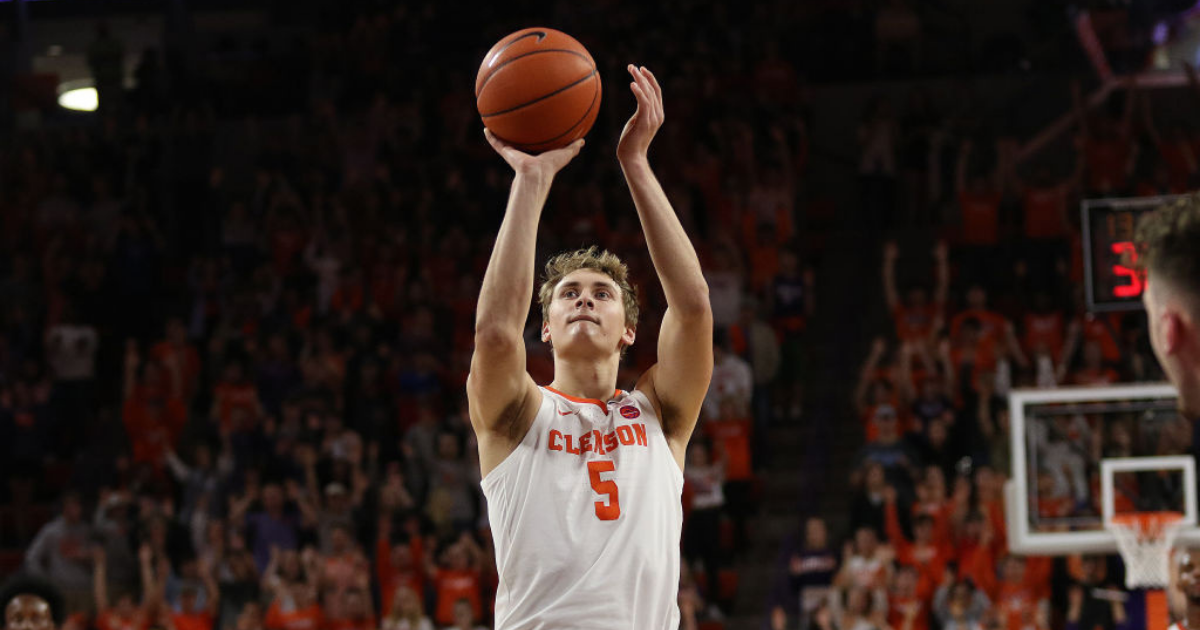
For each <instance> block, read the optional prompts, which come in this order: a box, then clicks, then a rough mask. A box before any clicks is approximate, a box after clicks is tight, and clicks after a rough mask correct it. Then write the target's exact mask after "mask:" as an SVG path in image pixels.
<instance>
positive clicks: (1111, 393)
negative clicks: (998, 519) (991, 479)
mask: <svg viewBox="0 0 1200 630" xmlns="http://www.w3.org/2000/svg"><path fill="white" fill-rule="evenodd" d="M1177 396H1178V392H1177V390H1176V389H1175V387H1174V386H1172V385H1170V384H1169V383H1149V384H1136V385H1118V386H1108V387H1061V388H1057V389H1015V390H1013V391H1011V392H1010V393H1009V395H1008V403H1009V438H1010V447H1011V452H1012V458H1011V459H1012V471H1011V477H1010V480H1009V481H1008V482H1007V483H1006V484H1005V488H1004V501H1005V510H1004V512H1005V515H1006V518H1005V520H1006V525H1007V530H1008V531H1007V534H1008V547H1009V550H1010V551H1012V552H1013V553H1016V554H1021V555H1038V556H1061V555H1065V554H1071V553H1116V552H1117V542H1116V538H1114V537H1113V535H1112V533H1111V532H1109V531H1108V530H1106V529H1099V530H1095V531H1070V532H1037V531H1031V528H1030V526H1029V492H1028V490H1029V479H1028V475H1027V467H1028V457H1029V454H1028V453H1027V451H1026V418H1025V407H1026V405H1028V404H1030V403H1034V404H1036V403H1070V402H1102V401H1106V400H1113V401H1121V400H1153V399H1162V398H1176V397H1177ZM1134 459H1152V458H1134ZM1184 475H1185V479H1184V481H1185V483H1190V484H1191V486H1190V487H1191V492H1187V493H1185V494H1188V495H1191V496H1192V499H1191V500H1192V501H1193V505H1192V506H1191V507H1192V518H1193V525H1191V526H1188V527H1187V528H1186V529H1184V530H1183V531H1182V532H1180V535H1179V538H1178V540H1179V541H1180V542H1181V543H1192V544H1196V543H1200V528H1197V527H1196V526H1195V525H1194V522H1195V517H1196V513H1195V508H1196V506H1195V505H1194V501H1195V469H1194V465H1193V468H1192V475H1191V477H1190V479H1189V478H1187V473H1186V471H1185V473H1184ZM1109 481H1110V482H1111V477H1110V478H1109Z"/></svg>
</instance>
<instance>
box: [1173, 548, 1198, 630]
mask: <svg viewBox="0 0 1200 630" xmlns="http://www.w3.org/2000/svg"><path fill="white" fill-rule="evenodd" d="M1171 557H1172V560H1173V561H1175V562H1177V564H1176V565H1175V569H1176V570H1175V571H1174V576H1173V577H1175V584H1176V587H1177V588H1176V589H1175V591H1174V592H1175V593H1178V594H1180V595H1182V600H1183V601H1184V602H1186V608H1185V610H1186V612H1185V613H1184V614H1183V618H1182V619H1180V620H1179V621H1177V622H1176V623H1174V624H1171V628H1170V630H1193V629H1194V628H1200V549H1188V550H1185V551H1181V552H1179V553H1174V554H1172V556H1171Z"/></svg>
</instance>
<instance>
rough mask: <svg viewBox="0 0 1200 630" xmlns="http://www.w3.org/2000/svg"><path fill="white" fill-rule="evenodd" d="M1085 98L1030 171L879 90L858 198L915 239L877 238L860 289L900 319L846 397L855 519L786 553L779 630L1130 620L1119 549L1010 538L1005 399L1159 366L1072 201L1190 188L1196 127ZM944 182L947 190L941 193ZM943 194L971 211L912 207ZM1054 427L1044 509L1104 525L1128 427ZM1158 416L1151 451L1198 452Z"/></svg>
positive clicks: (1132, 100)
mask: <svg viewBox="0 0 1200 630" xmlns="http://www.w3.org/2000/svg"><path fill="white" fill-rule="evenodd" d="M1187 74H1188V77H1189V86H1188V88H1187V90H1186V91H1187V92H1188V93H1187V94H1183V93H1182V92H1183V90H1179V91H1177V92H1175V93H1174V94H1177V95H1180V96H1181V97H1182V98H1187V99H1191V100H1192V102H1193V103H1194V105H1193V109H1192V111H1195V107H1197V106H1200V83H1198V82H1197V80H1196V75H1195V71H1194V70H1193V69H1192V68H1190V67H1188V68H1187ZM1073 92H1074V102H1075V112H1074V113H1075V118H1074V122H1073V130H1072V133H1073V136H1074V137H1073V138H1072V143H1073V146H1074V148H1075V151H1074V157H1073V164H1060V165H1057V166H1058V168H1059V171H1058V173H1057V176H1056V173H1055V171H1054V170H1052V168H1048V167H1046V166H1041V165H1037V166H1034V167H1032V168H1036V169H1037V171H1036V172H1034V173H1025V172H1023V171H1027V170H1030V168H1031V167H1022V166H1019V165H1018V163H1017V159H1016V158H1017V155H1018V149H1017V144H1016V143H1015V142H1014V141H1013V140H1012V139H1009V138H1003V137H1001V138H996V137H994V136H993V137H988V135H987V134H986V133H985V131H986V130H982V129H979V128H973V129H972V128H968V129H966V131H967V133H963V134H961V135H960V137H959V138H957V139H955V138H954V137H953V136H951V137H949V138H945V137H939V135H938V131H937V130H939V129H945V128H947V127H949V128H954V125H947V124H946V123H945V121H941V120H939V119H938V118H937V117H936V116H932V117H927V116H926V115H925V114H924V112H926V111H927V110H924V109H922V106H921V105H920V103H919V101H916V102H915V103H916V104H914V103H910V104H909V110H908V111H906V113H905V114H904V116H903V118H902V121H903V122H902V123H900V124H897V123H896V122H895V121H894V119H893V118H892V116H891V114H890V113H889V112H888V111H887V109H886V107H885V106H881V105H879V104H873V105H872V106H871V108H869V109H868V111H867V113H866V115H865V116H864V117H863V120H864V123H863V127H862V131H861V135H860V140H861V141H862V142H861V144H860V146H861V151H862V157H863V161H862V164H863V170H862V178H863V180H862V181H863V189H862V193H863V203H864V206H865V207H870V205H871V204H879V205H880V206H881V207H882V211H881V213H882V215H884V216H892V217H894V218H895V219H896V225H900V226H905V227H908V228H912V227H914V226H916V227H922V226H924V229H922V230H915V231H914V230H912V229H910V230H909V231H908V232H906V233H905V234H906V236H907V237H908V238H907V240H906V241H905V245H904V246H903V247H902V246H901V245H900V244H899V243H898V242H896V241H887V242H884V243H883V245H882V247H881V250H880V258H879V259H880V260H881V261H882V264H881V266H880V271H879V278H880V284H879V285H876V286H873V287H869V288H868V290H872V291H879V292H880V293H879V297H880V298H881V299H880V302H882V303H883V304H884V305H885V306H886V313H887V314H888V317H887V318H886V320H884V321H886V322H887V324H886V326H884V327H882V328H878V327H877V328H876V329H875V330H874V334H875V335H877V337H876V338H875V339H874V340H873V342H872V343H871V344H870V348H869V351H868V353H867V355H866V357H865V360H863V361H862V363H861V369H860V372H859V377H858V381H857V386H856V388H855V390H854V392H853V397H852V398H853V399H852V409H853V412H854V414H856V415H857V416H858V418H859V419H860V421H861V427H862V430H863V442H862V443H861V449H860V451H859V454H858V456H857V458H856V460H855V464H854V471H853V474H852V478H851V487H852V493H853V499H852V501H851V504H850V509H849V514H848V515H842V516H848V519H847V520H848V524H849V527H848V531H847V533H846V536H845V537H844V538H843V539H842V542H841V547H840V548H839V545H838V543H839V539H838V538H837V537H835V536H834V535H833V534H832V533H831V532H829V531H828V529H827V525H826V521H825V520H824V519H823V518H820V517H818V516H813V517H812V518H810V519H808V520H807V521H806V522H805V525H804V530H803V532H802V533H801V534H800V535H799V536H798V537H797V541H796V542H795V544H794V548H791V547H789V548H785V550H784V553H783V559H784V562H783V565H782V569H781V571H782V574H783V575H784V579H783V580H782V582H783V583H785V586H784V587H783V588H782V589H781V590H780V593H782V595H781V596H780V598H779V599H778V603H777V605H776V606H775V607H774V610H773V613H772V623H773V625H774V627H775V628H778V629H782V628H791V627H801V628H805V629H812V628H820V629H821V630H832V629H838V630H851V629H853V630H869V629H870V630H901V629H903V630H928V629H929V628H938V627H940V628H955V629H961V630H966V629H971V630H981V629H984V628H987V629H989V630H991V629H995V630H1001V629H1003V630H1034V629H1040V630H1048V629H1051V628H1055V629H1057V628H1104V629H1112V628H1117V627H1122V626H1123V624H1125V622H1126V621H1133V620H1132V616H1133V615H1134V614H1135V609H1134V608H1132V606H1133V605H1134V604H1132V603H1130V604H1128V606H1130V608H1127V604H1126V601H1127V599H1126V597H1125V595H1124V594H1122V593H1121V591H1122V590H1123V588H1124V583H1123V582H1122V581H1121V579H1120V576H1121V575H1122V574H1123V573H1122V571H1123V565H1122V564H1121V563H1120V561H1119V558H1118V557H1116V556H1086V555H1084V556H1081V555H1066V556H1064V557H1058V558H1049V557H1032V556H1020V555H1015V554H1010V553H1009V552H1008V549H1007V536H1006V523H1007V521H1006V517H1005V503H1004V497H1003V487H1004V483H1005V481H1006V480H1007V478H1008V476H1009V475H1010V473H1011V470H1012V464H1011V459H1010V453H1009V448H1010V443H1011V442H1010V439H1011V438H1010V433H1009V424H1008V420H1009V415H1008V414H1009V410H1008V408H1007V404H1008V400H1007V394H1008V393H1009V391H1011V390H1012V389H1014V388H1018V387H1022V388H1033V387H1038V388H1055V387H1058V386H1067V385H1075V386H1102V385H1111V384H1117V383H1132V382H1146V381H1160V380H1163V378H1164V377H1163V375H1162V372H1161V371H1160V369H1159V368H1158V366H1157V363H1156V360H1155V359H1154V357H1153V354H1152V351H1151V348H1150V344H1149V338H1148V333H1147V327H1146V321H1145V315H1144V313H1141V312H1116V313H1098V314H1092V313H1089V312H1088V311H1087V309H1086V306H1085V304H1084V295H1083V277H1082V274H1083V267H1082V255H1081V244H1080V229H1079V225H1078V218H1077V217H1078V213H1077V211H1076V209H1077V208H1078V207H1079V201H1080V199H1085V198H1103V197H1144V196H1152V195H1167V194H1179V193H1184V192H1186V191H1188V190H1194V189H1195V188H1197V187H1198V186H1200V168H1198V162H1197V156H1200V136H1197V135H1195V133H1194V130H1192V129H1190V128H1189V127H1187V126H1186V124H1185V123H1184V122H1183V121H1175V122H1171V124H1170V126H1169V129H1170V131H1163V129H1165V128H1168V127H1162V126H1160V123H1159V122H1158V121H1157V120H1156V113H1155V110H1154V107H1153V103H1152V102H1151V101H1150V100H1149V99H1147V98H1146V94H1145V93H1144V91H1141V90H1139V89H1138V86H1137V85H1136V84H1135V83H1132V82H1130V83H1128V84H1127V85H1125V86H1124V87H1123V89H1121V90H1118V91H1116V92H1115V93H1114V94H1113V96H1112V97H1111V102H1110V103H1107V104H1105V105H1102V106H1101V107H1100V108H1098V109H1097V110H1096V111H1087V110H1086V109H1085V108H1084V107H1083V106H1082V105H1081V100H1082V99H1081V97H1080V94H1079V88H1078V86H1076V87H1075V88H1074V90H1073ZM955 140H957V145H958V149H957V151H950V152H949V153H950V154H951V155H953V159H952V160H948V161H942V160H939V159H937V158H938V156H939V155H940V154H939V152H938V149H937V146H938V145H939V144H946V143H953V142H955ZM944 153H945V152H942V154H944ZM954 154H956V155H954ZM926 156H928V157H929V159H926ZM931 182H932V184H931ZM940 182H949V184H948V185H947V186H948V187H947V188H945V189H944V190H945V192H940V191H942V190H943V188H942V187H941V186H940ZM941 205H948V206H950V208H951V210H950V211H951V212H953V213H954V216H957V217H959V218H960V221H959V223H958V225H953V226H947V225H945V224H943V223H940V222H938V221H936V220H935V221H932V222H930V221H928V220H927V219H923V218H922V217H921V216H920V215H919V213H918V214H912V213H911V212H910V210H912V209H917V210H921V209H925V210H926V211H931V212H933V213H935V214H937V213H940V212H941V210H939V209H938V208H940V207H941ZM931 208H932V209H931ZM876 287H878V288H876ZM1031 422H1032V421H1031ZM1055 422H1057V423H1059V424H1058V425H1056V426H1054V427H1053V428H1051V429H1050V432H1051V434H1052V435H1054V436H1057V437H1053V438H1047V437H1046V436H1044V435H1043V436H1041V437H1040V438H1037V440H1038V441H1037V442H1036V443H1034V444H1031V448H1040V447H1046V446H1047V440H1051V441H1053V440H1058V441H1059V444H1058V445H1059V446H1062V448H1060V449H1058V450H1059V451H1062V452H1061V453H1055V452H1051V451H1054V449H1053V448H1050V447H1046V448H1045V449H1044V450H1045V452H1044V455H1045V460H1044V461H1040V462H1039V463H1038V466H1039V467H1038V468H1037V469H1036V470H1032V471H1031V472H1030V479H1031V482H1030V483H1036V484H1037V487H1038V488H1039V492H1040V493H1039V494H1038V495H1037V499H1038V502H1037V506H1036V509H1037V511H1038V516H1039V517H1042V518H1056V517H1067V516H1090V517H1091V518H1093V519H1096V520H1097V522H1098V514H1099V512H1100V507H1099V503H1098V501H1099V494H1098V492H1096V491H1095V488H1094V486H1095V484H1096V483H1097V481H1096V480H1097V479H1098V468H1099V466H1098V461H1099V457H1100V456H1101V449H1103V454H1104V456H1114V455H1126V456H1129V455H1132V454H1133V452H1132V450H1131V449H1133V448H1134V447H1136V444H1135V443H1134V440H1132V439H1131V436H1132V435H1133V428H1132V424H1133V423H1132V419H1128V420H1126V421H1123V422H1116V423H1113V424H1112V425H1111V426H1103V423H1102V422H1101V421H1100V420H1099V419H1098V418H1097V417H1096V416H1092V415H1089V416H1083V415H1078V416H1073V417H1072V416H1064V417H1063V418H1062V419H1060V420H1056V421H1055ZM1137 422H1139V423H1142V422H1149V420H1146V419H1145V418H1144V417H1139V418H1138V420H1137ZM1161 426H1162V427H1163V429H1162V430H1161V433H1160V434H1158V436H1157V437H1158V446H1157V448H1159V449H1160V450H1158V451H1155V452H1153V453H1151V454H1163V453H1164V452H1169V453H1172V454H1174V453H1180V452H1186V451H1187V450H1188V449H1189V448H1193V446H1192V444H1193V442H1192V438H1191V433H1192V427H1191V425H1190V424H1189V423H1188V422H1186V421H1183V422H1180V421H1174V422H1168V423H1165V424H1163V425H1161ZM1093 438H1094V439H1093ZM1070 440H1075V442H1073V443H1070V444H1067V442H1068V441H1070ZM1102 440H1111V442H1102ZM1151 448H1155V447H1154V446H1151ZM1163 448H1167V449H1175V450H1168V451H1163V450H1161V449H1163ZM1035 480H1036V481H1035ZM1118 507H1120V506H1118ZM1128 601H1130V602H1132V601H1133V600H1128ZM1136 612H1140V609H1138V611H1136ZM797 620H799V624H800V625H796V624H797ZM1134 623H1135V625H1137V624H1140V622H1134Z"/></svg>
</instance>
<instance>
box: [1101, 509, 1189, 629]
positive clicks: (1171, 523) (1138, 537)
mask: <svg viewBox="0 0 1200 630" xmlns="http://www.w3.org/2000/svg"><path fill="white" fill-rule="evenodd" d="M1183 524H1184V523H1183V514H1180V513H1179V512H1131V513H1127V514H1117V515H1114V516H1113V517H1112V520H1111V521H1109V522H1108V524H1107V525H1106V527H1107V528H1108V531H1110V532H1112V535H1113V537H1115V538H1116V539H1117V549H1118V550H1119V551H1120V552H1121V559H1122V560H1124V561H1125V586H1126V587H1128V588H1131V589H1134V588H1137V589H1146V628H1147V630H1166V628H1167V625H1168V624H1169V622H1170V611H1169V607H1168V605H1167V593H1166V588H1167V585H1168V584H1170V582H1171V547H1172V546H1174V544H1175V537H1176V536H1177V535H1178V534H1179V532H1180V530H1182V529H1183Z"/></svg>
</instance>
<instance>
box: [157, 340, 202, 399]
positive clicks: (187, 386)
mask: <svg viewBox="0 0 1200 630" xmlns="http://www.w3.org/2000/svg"><path fill="white" fill-rule="evenodd" d="M150 358H152V359H154V360H156V361H158V362H160V363H162V364H163V365H170V364H171V362H174V363H175V365H178V366H179V380H180V382H182V383H183V399H184V400H191V398H192V396H193V395H195V393H196V391H195V388H196V382H197V379H199V378H200V354H199V353H197V352H196V348H195V346H193V345H192V344H187V345H185V346H183V347H182V348H180V347H177V346H175V344H173V343H171V342H169V341H160V342H158V343H156V344H154V347H153V348H150Z"/></svg>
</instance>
